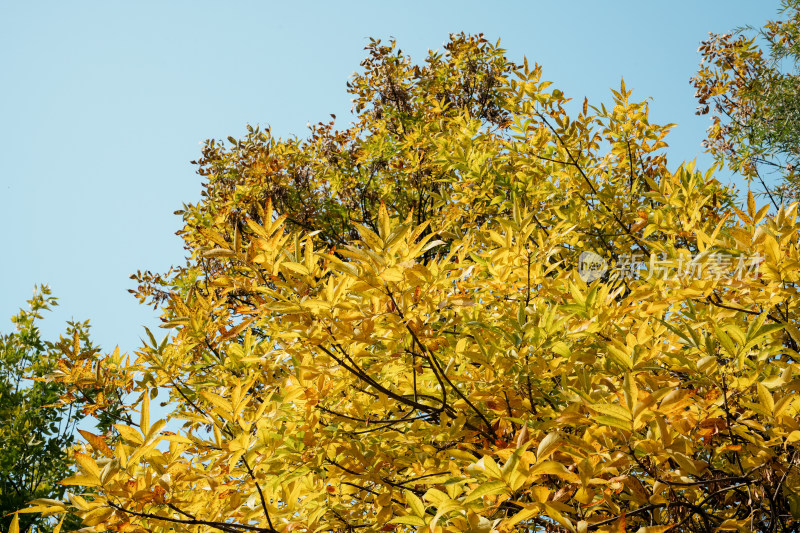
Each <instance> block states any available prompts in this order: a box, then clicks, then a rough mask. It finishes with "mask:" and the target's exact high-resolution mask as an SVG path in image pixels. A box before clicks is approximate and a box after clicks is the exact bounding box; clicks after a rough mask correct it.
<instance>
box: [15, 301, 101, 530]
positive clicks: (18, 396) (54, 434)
mask: <svg viewBox="0 0 800 533" xmlns="http://www.w3.org/2000/svg"><path fill="white" fill-rule="evenodd" d="M28 303H29V309H28V310H25V309H20V311H19V313H18V314H17V315H16V316H14V317H12V319H11V321H12V322H13V323H14V325H15V326H16V328H15V331H12V332H11V333H7V334H2V333H0V531H11V530H14V529H17V530H18V531H20V532H37V533H38V532H42V533H44V532H52V531H54V530H56V531H58V530H60V529H61V526H62V523H60V522H59V523H56V521H55V520H54V519H53V518H52V517H48V516H41V515H32V514H20V515H17V514H15V511H17V510H18V509H20V508H22V507H26V504H27V503H28V502H30V501H32V500H37V499H49V498H61V497H64V491H65V488H66V487H63V486H62V485H59V484H58V481H60V480H61V479H64V477H65V476H68V475H69V473H70V470H71V467H70V465H69V458H68V448H69V447H70V446H71V445H72V444H73V440H74V437H73V434H74V433H75V429H76V428H75V426H76V424H77V423H78V421H79V420H80V419H81V418H82V417H83V413H82V409H81V406H80V403H79V404H77V405H63V404H61V402H60V401H59V397H60V396H61V394H62V393H63V392H64V391H63V390H62V389H63V386H62V385H61V384H58V383H53V382H49V383H48V382H44V381H40V380H38V379H37V378H41V377H43V376H45V375H47V374H49V373H50V372H52V371H53V370H54V369H55V367H56V364H57V360H58V358H57V356H56V344H55V343H52V342H48V341H45V340H43V339H42V337H41V333H40V331H39V328H38V321H40V320H41V319H42V312H44V311H48V310H50V308H51V307H53V306H55V305H57V304H56V298H54V297H53V296H51V294H50V289H49V288H48V287H47V286H46V285H45V286H41V287H38V288H37V289H36V290H35V291H34V295H33V298H31V299H30V300H29V301H28ZM87 330H88V323H86V322H84V323H75V322H71V323H69V324H68V331H67V334H68V335H69V337H72V338H77V339H78V342H79V343H81V344H83V345H84V346H83V349H87V348H88V349H92V347H91V346H89V340H88V336H87V335H86V333H87ZM69 525H70V526H71V525H72V524H69ZM69 529H71V528H69Z"/></svg>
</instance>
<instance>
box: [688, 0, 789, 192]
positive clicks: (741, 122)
mask: <svg viewBox="0 0 800 533" xmlns="http://www.w3.org/2000/svg"><path fill="white" fill-rule="evenodd" d="M781 5H782V10H781V12H782V20H776V21H769V22H767V23H766V24H765V25H764V26H763V27H762V28H759V29H757V30H756V29H754V28H752V27H749V26H748V27H745V28H742V29H740V30H738V31H736V32H734V33H728V34H711V35H710V36H709V38H708V39H707V40H706V41H703V43H702V44H701V45H700V49H699V51H700V52H701V54H702V57H703V60H702V63H701V65H700V69H699V70H698V72H697V74H696V75H695V76H694V77H693V78H692V85H693V86H694V87H695V90H696V96H697V99H698V102H699V104H700V105H699V107H698V111H697V113H698V114H701V115H702V114H706V113H709V112H711V113H712V124H711V127H710V128H709V130H708V137H707V139H706V141H705V144H706V146H707V148H708V149H709V151H710V152H711V154H712V155H714V157H715V158H717V159H718V160H719V161H724V162H725V163H726V164H727V165H728V166H729V168H731V169H732V170H734V171H736V172H738V173H740V174H741V175H743V176H744V177H745V178H747V179H756V180H758V181H760V182H761V185H762V186H763V188H764V189H765V192H766V193H769V194H771V195H772V198H771V199H772V201H773V202H774V203H778V202H780V201H781V199H783V198H786V199H788V200H792V199H794V200H797V199H799V198H800V174H798V171H800V2H798V1H797V0H782V2H781ZM775 178H777V180H776V179H775ZM767 181H771V182H772V184H771V185H770V186H768V185H767Z"/></svg>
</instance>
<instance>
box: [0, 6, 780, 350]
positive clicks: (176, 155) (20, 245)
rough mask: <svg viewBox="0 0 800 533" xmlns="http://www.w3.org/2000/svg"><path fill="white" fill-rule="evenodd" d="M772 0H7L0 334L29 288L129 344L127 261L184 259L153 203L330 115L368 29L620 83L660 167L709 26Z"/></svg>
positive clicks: (55, 317) (573, 78)
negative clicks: (261, 130) (209, 166)
mask: <svg viewBox="0 0 800 533" xmlns="http://www.w3.org/2000/svg"><path fill="white" fill-rule="evenodd" d="M778 8H779V3H778V2H777V0H776V1H772V0H758V1H752V0H751V1H741V0H740V1H734V0H726V1H721V0H714V1H709V0H706V1H704V2H697V1H688V0H687V1H675V2H642V1H641V0H640V1H636V2H634V1H614V2H598V1H596V0H594V1H591V2H590V1H573V2H543V1H530V2H504V3H499V2H491V3H490V2H486V1H483V2H471V1H459V2H451V1H448V2H421V1H406V2H391V3H389V2H386V3H383V2H280V3H277V2H275V3H273V2H266V1H263V2H255V1H253V2H244V1H231V2H218V1H217V2H206V1H192V2H189V1H182V2H178V1H166V0H162V1H159V2H148V1H137V2H117V1H105V2H83V1H73V2H38V1H27V2H12V1H11V0H0V95H2V98H0V161H1V162H2V163H0V227H2V231H1V232H0V250H2V257H0V331H7V330H8V329H10V328H11V324H10V322H8V321H7V317H10V316H11V315H12V314H14V313H15V311H16V309H17V308H18V307H19V306H21V305H24V302H25V300H26V299H27V298H29V297H30V294H31V291H32V289H33V286H34V285H35V284H37V283H49V284H50V286H51V288H52V289H53V291H54V294H55V295H56V296H57V297H59V299H60V303H61V305H60V307H59V308H58V310H57V311H56V312H55V313H52V314H51V315H50V316H49V317H48V319H47V321H46V323H45V324H44V327H43V330H44V332H45V334H46V335H49V336H51V337H52V336H55V335H57V334H58V333H59V332H60V331H62V330H63V326H64V321H65V320H68V319H70V318H73V317H74V318H75V319H81V320H83V319H87V318H88V319H90V320H91V321H92V324H93V331H94V337H95V340H96V342H98V343H99V344H100V345H101V346H102V347H103V348H104V349H106V350H111V349H113V347H114V345H117V344H119V345H120V348H121V349H123V350H126V351H131V350H133V349H134V348H136V346H138V341H139V338H140V337H142V336H143V330H142V326H143V325H148V326H151V327H152V326H155V325H156V324H157V320H156V316H157V313H156V312H155V311H153V310H152V309H150V308H148V307H144V306H141V305H139V304H138V303H137V302H136V301H135V299H134V298H133V297H132V296H131V295H130V294H128V292H127V290H128V289H130V288H132V287H133V284H132V281H131V280H130V279H129V278H128V276H129V275H130V274H131V273H133V272H135V271H136V270H137V269H142V270H144V269H149V270H153V271H166V270H167V269H168V267H169V266H170V265H171V264H178V263H181V262H182V259H183V249H182V246H181V241H180V239H179V238H178V237H176V236H175V235H174V232H175V231H176V230H177V229H178V228H179V219H178V217H177V216H174V215H173V214H172V213H173V211H175V210H176V209H179V208H181V206H182V204H183V203H185V202H194V201H196V200H197V199H198V198H199V192H200V185H201V181H200V179H199V177H198V176H197V175H196V174H195V169H194V167H193V166H192V165H191V164H190V161H191V160H193V159H196V158H197V157H198V156H199V154H200V145H201V143H202V141H203V140H205V139H207V138H212V137H213V138H225V137H227V136H228V135H233V136H235V137H236V136H241V135H243V134H244V132H245V126H246V124H248V123H250V124H261V125H270V126H271V127H272V131H273V133H275V134H277V135H280V136H288V135H298V136H303V135H305V132H306V124H307V123H308V122H317V121H319V120H325V119H327V118H328V116H329V113H335V114H336V115H337V116H338V117H339V121H340V123H341V124H342V125H344V124H345V123H346V122H347V120H348V119H349V109H350V101H349V95H347V93H346V91H345V83H346V81H347V79H348V77H349V76H350V75H352V74H353V72H354V71H356V69H357V68H358V64H359V62H360V61H361V59H362V57H363V47H364V46H365V45H366V43H367V42H368V37H369V36H374V37H378V38H382V39H388V38H389V37H395V38H397V40H398V42H399V45H400V47H401V48H402V49H403V50H404V51H405V52H407V53H410V54H411V55H412V57H414V58H418V59H420V60H421V59H422V58H423V57H424V55H425V54H426V52H427V50H428V49H429V48H433V49H436V48H439V47H440V46H441V45H442V43H443V42H444V41H445V40H446V39H447V35H448V33H450V32H460V31H466V32H471V33H478V32H483V33H484V34H485V35H486V36H487V37H488V38H489V39H491V40H496V39H498V38H499V39H501V40H502V45H503V46H504V47H505V48H506V49H507V50H508V54H509V56H510V57H511V58H512V59H515V60H521V59H522V57H523V56H527V57H528V59H529V61H531V62H534V61H535V62H538V63H540V64H541V65H543V68H544V77H545V79H548V80H551V81H553V82H554V84H555V86H556V87H558V88H560V89H562V90H563V91H564V92H565V93H566V94H567V95H568V96H570V97H573V98H575V99H577V100H582V99H583V97H584V96H587V97H588V98H589V100H590V102H592V103H600V102H608V101H610V93H609V90H608V89H609V88H618V87H619V81H620V78H621V77H624V78H625V82H626V85H627V87H628V88H629V89H630V88H632V89H634V97H636V98H645V97H652V102H651V121H653V122H656V123H670V122H672V123H677V124H678V127H677V128H675V130H674V131H673V133H672V134H671V135H670V137H669V138H668V141H669V142H670V144H671V147H670V149H669V155H670V161H671V167H674V166H676V165H677V164H678V163H679V162H680V161H682V160H685V159H693V158H696V157H697V158H698V160H699V162H700V164H701V166H708V165H709V164H710V160H709V158H708V157H707V156H704V155H702V148H701V146H700V141H701V140H702V138H703V135H704V131H705V128H706V127H707V125H708V117H696V116H695V115H694V109H695V101H694V98H693V91H692V89H691V87H690V85H689V78H690V76H691V75H692V74H693V73H694V71H695V70H696V66H697V64H698V61H699V55H698V53H697V47H698V45H699V42H700V41H701V40H702V39H703V38H705V37H706V35H707V34H708V32H709V31H713V32H725V31H729V30H731V29H732V28H735V27H738V26H741V25H745V24H751V25H754V26H760V25H761V24H762V23H763V22H764V21H765V20H767V19H768V18H776V16H777V11H778Z"/></svg>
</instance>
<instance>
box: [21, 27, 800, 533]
mask: <svg viewBox="0 0 800 533" xmlns="http://www.w3.org/2000/svg"><path fill="white" fill-rule="evenodd" d="M367 52H368V57H367V59H366V60H365V61H364V62H363V63H362V69H363V70H362V71H361V72H360V73H359V74H357V75H356V76H355V77H354V79H353V80H352V81H351V82H350V84H349V86H348V88H349V91H350V92H351V94H352V95H353V96H354V97H355V105H354V112H355V121H354V123H353V125H352V126H351V127H349V128H347V129H344V130H337V129H335V128H334V123H325V124H323V123H320V124H317V125H316V126H314V127H313V128H312V129H311V133H310V136H309V138H308V139H305V140H299V139H288V140H281V139H277V138H275V137H273V136H272V135H271V134H270V132H269V130H266V131H264V130H261V129H259V128H250V130H249V133H248V135H247V136H245V138H243V139H241V140H236V139H232V138H231V139H229V143H220V142H217V141H209V142H208V143H207V144H206V146H205V149H204V150H203V157H202V159H200V160H199V162H198V164H199V171H200V174H201V175H202V176H203V177H204V178H205V180H206V181H205V183H204V191H203V196H202V199H201V201H200V202H198V203H197V204H195V205H185V206H184V208H183V209H182V210H181V211H180V212H179V213H180V214H181V215H182V217H183V220H184V223H185V225H184V227H183V229H182V230H181V231H180V234H181V235H182V237H183V239H184V242H185V246H186V249H187V251H188V260H187V262H186V264H185V265H183V266H181V267H179V268H176V269H174V270H172V271H170V272H169V273H167V274H153V273H150V272H144V273H141V272H140V273H139V274H137V275H136V276H135V277H136V278H137V279H138V280H139V282H140V287H139V289H138V290H137V291H135V292H136V294H137V295H138V296H139V298H140V299H141V300H142V301H143V302H148V301H149V302H151V303H153V304H155V305H157V306H160V308H161V309H162V312H163V320H164V324H163V326H164V328H166V329H167V335H166V336H165V337H164V339H163V340H162V341H158V340H157V339H156V338H155V336H154V335H152V334H151V333H150V332H149V331H147V334H148V341H147V342H145V343H144V345H143V346H142V347H141V348H140V349H139V350H138V352H137V359H136V360H135V361H134V362H132V363H130V362H126V361H124V359H123V357H122V356H121V355H120V354H119V352H118V351H115V352H114V353H113V354H111V355H110V356H108V357H106V358H100V357H98V356H97V354H94V353H87V352H81V351H80V350H78V349H73V348H71V347H69V346H66V345H65V346H64V358H63V360H62V363H63V364H62V365H61V366H60V369H59V370H58V371H57V372H56V373H54V375H53V379H55V380H56V381H58V382H60V383H63V384H65V385H66V386H67V387H69V388H70V391H74V392H72V394H73V395H74V396H77V394H78V393H79V392H78V391H80V390H81V388H83V387H92V388H93V390H99V391H101V392H102V395H98V397H99V399H98V401H96V402H95V403H94V405H93V407H94V408H96V409H97V411H96V412H97V413H102V412H104V410H106V409H108V408H109V407H111V406H113V405H116V404H115V402H112V401H110V400H109V399H110V398H115V397H121V396H117V395H116V394H115V392H114V391H117V390H120V389H122V390H129V391H132V392H133V394H132V395H131V396H129V397H130V398H132V400H131V401H129V402H127V403H126V404H125V405H124V408H123V409H122V410H121V415H120V416H128V417H129V421H128V422H125V423H118V424H116V425H115V426H114V427H115V430H116V432H115V433H114V435H108V436H103V435H90V436H89V438H88V440H87V442H86V444H85V445H84V448H83V450H81V451H79V452H76V453H75V454H74V458H75V461H76V463H77V464H78V466H79V468H80V473H79V474H77V475H75V476H73V477H71V478H69V479H67V480H65V481H64V483H65V484H67V485H69V486H75V487H88V488H90V490H91V491H92V492H90V493H87V494H83V495H81V494H79V492H80V490H82V489H80V488H76V489H75V490H76V493H75V494H72V495H70V496H69V498H68V501H65V502H63V503H52V504H51V505H38V506H35V507H33V509H34V510H39V511H44V512H47V513H55V514H61V513H66V512H72V513H76V514H77V515H78V516H80V517H81V518H82V520H83V525H84V526H85V528H86V529H85V531H102V530H113V531H123V532H140V531H141V532H144V531H164V532H166V531H225V532H230V533H243V532H250V531H258V532H264V533H267V532H273V531H280V532H282V533H284V532H286V533H288V532H290V531H309V532H312V531H315V532H316V531H388V530H393V529H394V530H398V531H408V530H412V529H417V530H419V531H433V532H444V531H473V532H489V531H498V532H504V531H575V532H583V531H624V530H631V531H635V530H637V529H638V530H639V531H645V532H648V531H650V532H655V531H666V530H667V529H670V528H672V530H673V531H712V530H718V529H722V530H736V529H739V530H748V531H792V530H795V529H796V528H797V526H798V520H799V519H800V499H798V496H797V494H798V493H800V472H798V466H797V465H798V458H799V457H798V445H797V443H798V441H800V425H799V424H798V417H797V415H798V412H799V411H800V396H798V388H799V387H800V377H799V376H800V366H799V365H798V360H799V359H800V355H799V354H798V353H797V343H798V342H799V341H800V332H799V331H798V329H797V326H796V324H797V317H798V296H797V284H798V270H799V269H798V266H799V264H798V260H799V258H798V244H799V243H798V223H797V205H796V204H795V205H793V206H790V207H782V208H781V209H779V210H778V211H777V212H776V213H774V214H773V215H772V216H767V215H768V208H767V207H760V206H757V205H756V202H755V199H754V197H753V195H752V194H749V195H748V202H747V209H746V211H741V210H739V209H738V208H737V207H736V205H735V204H734V202H733V198H734V191H731V190H730V189H728V188H726V187H723V186H722V185H721V184H720V183H719V182H717V181H716V180H715V179H714V178H713V170H714V169H712V170H711V171H709V172H705V173H702V172H699V171H697V170H695V169H694V168H693V166H692V165H681V166H679V167H677V168H676V169H675V170H669V169H668V168H667V163H666V159H665V156H664V154H663V148H664V147H665V146H666V142H665V140H664V139H665V136H666V135H667V132H668V130H669V127H668V126H658V125H655V124H651V123H650V122H649V119H648V105H647V103H646V102H636V101H633V100H632V99H631V91H629V90H628V89H627V88H626V87H625V85H624V83H622V84H621V87H620V89H619V90H618V91H612V95H613V104H612V105H611V106H609V107H606V106H605V105H600V106H599V107H595V106H590V105H589V103H588V102H587V101H586V100H584V102H583V105H582V106H577V107H578V109H576V110H575V111H576V112H575V114H574V115H573V117H574V118H571V117H570V116H569V115H568V114H567V108H571V107H573V105H574V104H572V103H570V100H569V99H568V98H566V96H565V95H564V94H563V93H562V92H561V91H560V90H558V89H550V88H549V87H550V83H549V82H547V81H544V80H543V79H542V71H541V68H540V67H539V66H538V65H535V66H530V65H529V64H528V62H527V60H526V61H525V62H524V63H523V64H522V65H517V64H513V63H511V62H510V61H508V60H507V59H506V58H505V56H504V51H503V50H502V49H501V48H499V45H493V44H491V43H489V42H487V41H486V40H485V39H483V38H482V37H481V36H468V35H463V34H462V35H453V36H451V39H450V41H449V42H448V43H447V45H446V46H445V49H444V51H443V52H430V54H429V56H428V58H427V59H426V60H425V62H424V63H422V64H419V65H415V64H413V63H412V62H411V60H410V59H409V58H408V57H407V56H405V55H404V54H403V53H402V52H401V51H400V50H399V49H398V48H397V46H396V44H395V43H394V42H392V43H390V44H388V45H384V44H382V43H381V42H380V41H377V40H374V41H372V42H371V43H370V45H369V46H368V47H367ZM589 264H591V265H592V267H591V268H592V270H591V271H588V270H587V269H588V268H589V267H588V266H587V265H589ZM587 280H588V281H587ZM159 391H163V392H164V394H163V395H162V393H161V392H159ZM155 398H159V399H160V400H161V405H162V407H163V408H164V413H165V414H164V416H163V419H162V420H158V421H156V420H154V419H153V417H152V416H151V415H152V413H151V409H150V402H151V401H152V400H153V399H155ZM167 423H169V424H171V425H170V426H169V427H170V430H169V431H167V430H165V424H167ZM626 528H627V529H626ZM639 528H641V529H639Z"/></svg>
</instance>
